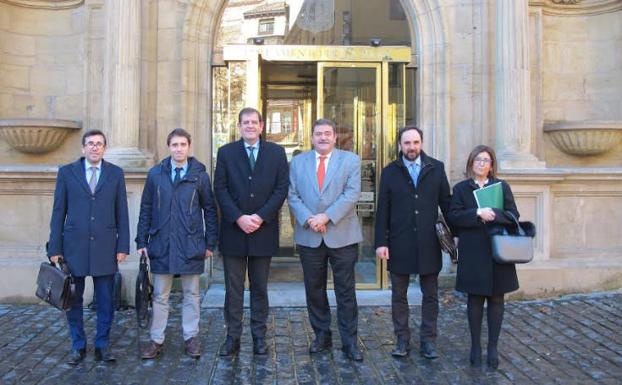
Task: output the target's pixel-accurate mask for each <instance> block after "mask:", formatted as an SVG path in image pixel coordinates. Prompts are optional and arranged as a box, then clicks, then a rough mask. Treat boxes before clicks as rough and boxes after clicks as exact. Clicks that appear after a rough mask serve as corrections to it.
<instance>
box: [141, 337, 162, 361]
mask: <svg viewBox="0 0 622 385" xmlns="http://www.w3.org/2000/svg"><path fill="white" fill-rule="evenodd" d="M163 352H164V344H159V343H157V342H155V341H149V345H147V346H146V347H145V348H144V349H143V351H142V353H141V355H140V358H142V359H143V360H152V359H154V358H157V357H159V356H160V355H161V354H162V353H163Z"/></svg>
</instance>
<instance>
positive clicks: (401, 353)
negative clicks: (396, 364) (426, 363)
mask: <svg viewBox="0 0 622 385" xmlns="http://www.w3.org/2000/svg"><path fill="white" fill-rule="evenodd" d="M409 350H410V344H409V343H408V340H404V339H398V340H397V343H396V344H395V349H393V351H392V352H391V355H392V356H393V357H406V356H407V355H408V351H409Z"/></svg>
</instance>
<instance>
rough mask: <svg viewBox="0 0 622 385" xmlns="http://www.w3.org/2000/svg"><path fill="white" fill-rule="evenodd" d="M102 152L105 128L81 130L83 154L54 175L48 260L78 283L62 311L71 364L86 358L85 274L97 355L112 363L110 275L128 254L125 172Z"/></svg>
mask: <svg viewBox="0 0 622 385" xmlns="http://www.w3.org/2000/svg"><path fill="white" fill-rule="evenodd" d="M105 151H106V137H105V136H104V134H103V132H101V131H99V130H90V131H87V132H85V133H84V135H83V136H82V154H83V155H84V156H83V157H82V158H80V159H78V160H77V161H75V162H73V163H70V164H67V165H65V166H62V167H61V168H60V169H59V170H58V176H57V177H56V189H55V191H54V207H53V208H52V219H51V220H50V241H49V244H48V245H49V246H48V258H49V259H50V261H52V262H54V263H56V262H57V261H58V260H59V259H60V258H63V259H64V260H65V261H66V262H67V265H68V266H69V270H70V271H71V274H72V275H73V277H74V280H75V284H76V293H75V296H74V297H73V299H72V304H71V308H70V309H69V310H68V311H67V313H66V314H67V322H68V324H69V332H70V333H71V340H72V350H71V353H70V355H69V360H68V363H69V364H70V365H77V364H79V363H80V362H81V361H82V360H83V359H84V357H85V356H86V334H85V332H84V319H83V312H82V309H83V306H82V304H83V298H82V296H83V294H84V280H85V278H86V277H87V276H91V277H93V287H94V290H95V298H96V301H97V334H96V335H95V341H94V345H95V359H96V360H97V361H106V362H112V361H115V358H114V356H113V355H112V354H111V352H110V328H111V326H112V319H113V316H114V307H113V296H112V290H113V286H114V285H113V283H114V279H113V277H114V274H115V273H116V272H117V264H118V263H120V262H123V260H125V258H126V256H127V254H128V253H129V249H130V230H129V221H128V212H127V193H126V190H125V178H124V176H123V170H122V169H121V168H119V167H117V166H115V165H114V164H112V163H109V162H106V161H105V160H104V159H103V156H104V152H105Z"/></svg>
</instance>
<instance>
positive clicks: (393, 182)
mask: <svg viewBox="0 0 622 385" xmlns="http://www.w3.org/2000/svg"><path fill="white" fill-rule="evenodd" d="M397 139H398V147H399V150H400V151H399V154H398V158H397V159H396V160H395V161H393V162H392V163H390V164H389V165H388V166H387V167H385V168H384V169H383V170H382V176H381V179H380V192H379V195H378V211H377V212H376V242H375V243H376V255H377V256H378V258H380V259H383V260H386V261H388V268H389V272H390V275H391V307H392V316H393V327H394V331H395V336H396V339H397V342H396V345H395V349H394V350H393V352H392V354H393V356H396V357H403V356H406V355H407V354H408V351H409V350H410V329H409V327H408V300H407V291H408V284H409V281H410V275H411V274H418V275H419V282H420V287H421V292H422V294H423V298H422V302H421V328H420V343H421V348H420V353H421V355H422V356H423V357H426V358H436V357H438V354H437V353H436V346H435V341H436V336H437V327H436V320H437V318H438V274H439V272H440V271H441V267H442V256H441V247H440V244H439V242H438V239H437V237H436V230H435V223H436V220H437V218H438V208H439V207H440V209H441V211H442V212H443V215H445V217H446V216H447V213H448V210H449V203H450V199H451V195H450V189H449V182H448V181H447V175H446V173H445V166H444V165H443V163H442V162H440V161H438V160H436V159H434V158H432V157H430V156H428V155H427V154H425V153H424V152H423V151H422V150H421V147H422V144H423V133H422V131H421V130H420V129H419V128H416V127H404V128H402V129H401V130H400V131H399V132H398V138H397Z"/></svg>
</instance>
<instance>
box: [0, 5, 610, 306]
mask: <svg viewBox="0 0 622 385" xmlns="http://www.w3.org/2000/svg"><path fill="white" fill-rule="evenodd" d="M119 1H121V2H122V4H124V5H127V7H120V8H119V7H117V8H115V7H111V6H110V3H109V2H107V1H104V0H86V1H84V2H80V1H64V2H48V3H50V4H52V3H63V4H64V3H73V4H74V5H73V8H68V9H33V8H26V7H20V6H15V5H10V4H9V2H7V1H5V0H0V120H2V119H9V118H47V119H69V120H74V121H80V122H82V125H83V130H84V129H87V128H101V129H103V130H104V131H105V132H106V133H107V134H109V135H110V136H111V138H112V141H111V148H110V149H109V151H110V154H111V157H112V158H113V159H114V160H115V161H118V163H119V164H121V165H122V166H124V167H125V168H126V171H127V176H128V191H129V197H130V218H131V220H132V223H131V230H132V235H131V237H132V239H133V238H134V231H135V226H136V221H137V217H138V204H139V199H140V192H141V189H142V185H143V182H144V177H145V171H146V169H147V167H148V166H150V165H151V164H153V161H154V160H155V159H160V158H162V157H164V156H166V155H167V151H166V146H165V138H166V134H168V132H169V131H170V130H171V129H172V128H175V127H184V128H186V129H188V130H190V132H191V133H192V134H193V139H194V141H193V147H194V154H195V155H196V156H197V157H198V158H199V159H200V160H202V161H205V163H206V164H208V166H211V151H210V149H211V146H210V144H211V130H210V127H211V115H210V108H209V106H211V105H212V100H211V70H212V67H211V63H212V52H213V51H212V50H213V49H214V36H215V35H216V31H217V28H218V23H219V18H220V16H221V12H222V9H223V8H222V7H223V6H225V5H226V4H225V3H226V1H224V0H220V1H213V0H188V1H176V0H142V1H141V2H140V3H137V2H134V1H135V0H119ZM41 3H45V2H41ZM561 3H564V2H560V1H553V0H533V1H531V2H530V4H529V7H527V1H526V0H516V1H515V0H512V2H511V3H510V2H509V1H508V2H507V3H504V4H505V5H507V7H505V8H500V7H498V2H497V1H493V0H486V1H477V0H472V1H458V0H451V1H440V0H403V1H402V5H403V7H404V9H405V11H406V14H407V17H408V18H409V24H410V25H411V36H412V39H411V40H412V41H413V53H414V57H415V59H416V60H415V61H416V65H417V67H418V68H417V82H416V85H417V90H416V92H417V98H418V101H417V110H418V111H417V115H418V120H419V125H420V126H421V127H422V128H423V129H424V131H425V132H426V138H425V142H424V143H425V144H424V148H425V150H426V151H427V152H428V153H430V154H432V155H433V156H435V157H438V158H439V159H441V160H443V161H445V163H446V165H447V169H448V173H449V175H450V179H451V183H452V184H453V183H455V182H458V181H459V180H460V179H461V178H462V177H463V169H464V163H465V161H466V157H467V154H468V152H469V151H470V149H471V148H472V147H473V146H474V145H476V144H479V143H485V144H489V145H494V146H496V147H497V149H498V150H500V153H502V154H501V155H502V161H503V162H504V163H503V167H502V170H501V176H502V177H503V178H506V179H508V181H509V182H510V183H511V185H512V188H513V190H514V192H515V195H516V198H517V202H518V205H519V210H520V211H521V214H522V217H523V218H524V219H527V220H532V221H534V222H535V223H536V225H537V226H538V236H537V238H536V260H535V261H534V262H532V263H530V264H528V265H526V266H521V267H520V269H519V274H520V279H521V285H522V289H521V292H520V294H521V295H522V294H524V295H534V294H542V293H550V292H561V291H574V290H591V289H596V288H603V287H606V288H609V287H614V286H616V285H618V287H619V286H622V273H621V272H622V243H621V241H620V240H622V230H621V229H622V227H620V226H618V224H619V223H620V222H621V220H622V216H621V215H620V214H619V213H621V212H622V207H621V204H620V202H621V201H622V200H620V194H621V193H622V151H620V149H621V147H620V146H621V145H620V144H618V145H617V147H614V148H612V149H610V150H609V151H607V152H604V153H602V154H600V155H591V156H576V155H569V154H567V153H564V152H562V151H561V150H560V149H559V148H558V147H557V146H555V145H554V144H553V143H552V140H551V134H550V133H549V132H548V131H546V132H545V130H546V127H547V124H549V123H548V122H557V121H561V122H566V123H568V122H585V121H587V122H614V123H611V125H615V122H616V121H622V102H621V100H622V71H621V70H620V68H622V6H621V5H620V4H621V2H620V1H613V0H611V1H610V0H584V1H578V2H572V3H573V4H561ZM118 4H121V3H118ZM118 4H117V5H118ZM509 5H512V6H516V7H517V8H511V7H509ZM525 15H528V16H529V18H526V17H525ZM506 21H507V22H506ZM525 21H527V22H528V23H529V24H528V25H526V24H525ZM504 23H505V24H504ZM509 23H515V24H516V25H517V27H516V28H515V29H509V30H508V29H505V30H502V29H500V25H501V26H504V25H509ZM527 45H528V47H527ZM504 55H505V56H504ZM511 79H515V80H517V81H508V80H511ZM514 96H516V98H515V99H512V97H514ZM501 101H504V103H505V104H503V103H500V102H501ZM508 101H509V102H508ZM127 106H134V107H132V108H131V109H130V110H123V108H127ZM79 138H80V134H79V133H78V132H74V133H71V134H70V135H69V137H68V138H67V140H65V142H64V143H63V144H62V145H61V146H60V147H59V148H58V149H56V150H54V151H52V152H50V153H48V154H43V155H29V154H23V153H20V152H17V151H16V150H14V149H13V148H11V147H10V146H9V145H8V144H7V143H6V142H5V141H3V140H0V206H2V207H4V208H5V209H4V210H3V214H5V215H3V216H2V218H0V269H1V271H2V272H3V273H2V277H3V279H1V280H0V293H2V294H0V299H3V300H5V301H6V300H15V299H27V300H32V289H33V287H34V284H31V283H32V282H34V275H35V274H36V268H37V265H38V263H40V261H41V260H42V256H43V255H44V250H43V245H44V243H45V241H46V240H47V236H48V223H49V216H50V210H51V204H52V194H53V188H54V179H55V175H56V167H55V165H58V164H61V163H66V162H69V161H71V160H73V159H75V158H76V157H77V156H78V155H79V153H80V151H79V150H80V145H79ZM137 165H139V166H138V167H137ZM135 266H136V257H135V256H133V257H132V258H130V259H129V260H128V261H127V262H126V263H124V264H123V265H122V269H123V270H124V271H125V272H127V274H126V276H127V277H128V278H129V281H128V282H127V283H128V287H131V282H132V281H131V280H132V279H133V277H134V272H133V269H135ZM449 270H451V269H449ZM25 282H27V283H25Z"/></svg>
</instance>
